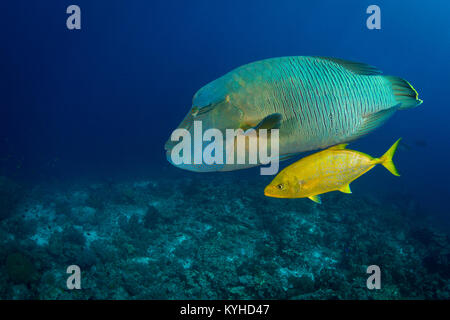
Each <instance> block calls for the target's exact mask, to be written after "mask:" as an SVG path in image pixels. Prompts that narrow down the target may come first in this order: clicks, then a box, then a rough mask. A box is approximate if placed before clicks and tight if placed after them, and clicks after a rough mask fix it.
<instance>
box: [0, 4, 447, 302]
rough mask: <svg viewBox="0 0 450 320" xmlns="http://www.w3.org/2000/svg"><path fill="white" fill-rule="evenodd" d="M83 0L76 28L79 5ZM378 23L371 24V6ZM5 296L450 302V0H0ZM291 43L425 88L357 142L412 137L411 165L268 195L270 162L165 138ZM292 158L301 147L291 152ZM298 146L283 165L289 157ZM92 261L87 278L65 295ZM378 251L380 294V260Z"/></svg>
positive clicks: (363, 147)
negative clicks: (196, 154) (219, 82)
mask: <svg viewBox="0 0 450 320" xmlns="http://www.w3.org/2000/svg"><path fill="white" fill-rule="evenodd" d="M71 4H76V5H79V6H80V8H81V30H68V29H67V28H66V19H67V17H68V14H66V8H67V7H68V6H69V5H71ZM372 4H376V5H378V6H379V7H380V9H381V30H369V29H368V28H367V27H366V19H367V18H368V16H369V15H368V14H367V13H366V9H367V7H368V6H369V5H372ZM0 12H1V13H2V14H1V18H0V37H1V50H0V65H1V68H0V71H1V77H0V88H1V89H0V93H1V95H0V96H1V102H0V106H1V107H0V298H1V299H177V298H178V299H191V298H192V299H217V298H218V299H231V298H234V299H250V298H258V299H448V298H450V239H449V231H450V217H449V216H448V213H449V210H448V199H449V198H450V188H449V181H450V166H449V165H448V159H449V158H450V150H449V142H448V137H449V136H450V126H449V125H448V118H449V117H450V111H449V110H448V107H449V103H448V91H449V89H450V88H449V83H450V62H449V59H448V57H449V55H450V32H449V31H450V30H449V25H448V14H449V12H450V3H449V2H447V1H429V2H426V3H424V2H423V1H381V0H378V1H376V2H372V1H364V0H362V1H214V2H213V1H84V0H76V1H45V2H43V1H24V0H18V1H2V2H1V3H0ZM291 55H318V56H332V57H339V58H343V59H347V60H353V61H359V62H365V63H369V64H371V65H374V66H377V67H378V68H380V69H381V70H383V72H384V74H389V75H395V76H399V77H402V78H404V79H407V80H408V81H410V82H411V83H412V84H413V85H414V87H415V88H416V90H417V91H418V92H419V97H420V98H421V99H423V100H424V103H423V104H422V105H421V106H420V107H418V108H415V109H411V110H404V111H399V112H397V113H396V114H395V115H394V116H393V117H392V118H391V119H390V120H389V121H388V122H387V123H386V124H385V125H383V126H382V127H381V128H379V129H377V130H376V131H374V132H372V133H371V134H369V135H367V136H365V137H363V138H361V139H359V140H357V141H355V142H352V143H351V144H350V146H349V147H350V148H351V149H354V150H358V151H362V152H365V153H368V154H370V155H372V156H380V155H381V154H383V153H384V152H385V151H386V150H387V148H388V147H389V146H390V145H391V144H392V143H393V142H394V141H395V140H396V139H397V138H399V137H402V138H403V144H402V146H401V148H399V150H398V151H397V153H396V156H395V163H396V166H397V168H398V170H399V171H400V174H401V177H394V176H393V175H391V174H390V173H389V172H387V171H386V170H385V169H384V168H382V167H381V166H380V168H378V167H377V168H375V169H374V170H372V171H371V172H370V173H368V174H366V175H364V176H362V177H361V178H359V179H358V180H356V181H355V182H353V183H352V191H353V194H351V195H348V194H342V193H337V192H334V193H328V194H326V195H324V196H323V197H322V205H318V204H315V203H313V202H312V201H310V200H307V199H272V198H267V197H264V195H263V190H264V187H265V186H266V185H267V184H268V183H269V182H270V181H271V179H272V178H273V177H271V176H260V175H259V168H253V169H248V170H241V171H234V172H224V173H220V172H219V173H193V172H188V171H183V170H180V169H178V168H175V167H173V166H171V165H170V164H169V163H168V162H167V160H166V158H165V152H164V143H165V141H166V140H167V139H168V137H169V136H170V134H171V132H172V130H173V129H175V128H176V127H177V125H178V124H179V123H180V121H181V120H182V118H183V117H184V115H185V114H186V112H187V111H188V110H189V108H190V107H191V101H192V96H193V95H194V93H195V92H196V91H197V90H198V89H199V88H201V87H202V86H203V85H205V84H207V83H208V82H210V81H212V80H214V79H216V78H218V77H220V76H221V75H223V74H225V73H226V72H228V71H230V70H232V69H234V68H236V67H238V66H241V65H243V64H246V63H249V62H253V61H256V60H261V59H265V58H270V57H278V56H291ZM297 159H298V158H297ZM289 163H292V161H285V162H282V163H281V167H282V168H283V167H285V166H286V165H288V164H289ZM72 264H76V265H79V266H80V268H81V272H82V278H81V279H82V290H68V289H67V287H66V279H67V277H68V274H66V268H67V266H69V265H72ZM373 264H375V265H379V266H380V268H381V272H382V283H381V289H380V290H368V289H367V287H366V280H367V277H368V276H369V275H368V274H367V273H366V269H367V266H369V265H373Z"/></svg>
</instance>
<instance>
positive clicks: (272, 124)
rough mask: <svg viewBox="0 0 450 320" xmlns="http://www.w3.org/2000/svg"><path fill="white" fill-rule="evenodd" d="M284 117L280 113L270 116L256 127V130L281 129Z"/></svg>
mask: <svg viewBox="0 0 450 320" xmlns="http://www.w3.org/2000/svg"><path fill="white" fill-rule="evenodd" d="M281 119H282V115H281V114H279V113H272V114H269V115H268V116H267V117H265V118H264V119H262V120H261V121H260V122H259V123H258V124H257V125H256V126H255V128H254V129H255V130H258V129H279V128H280V125H281Z"/></svg>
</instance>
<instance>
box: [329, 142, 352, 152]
mask: <svg viewBox="0 0 450 320" xmlns="http://www.w3.org/2000/svg"><path fill="white" fill-rule="evenodd" d="M346 146H348V143H341V144H337V145H335V146H332V147H329V148H328V150H344V149H345V147H346Z"/></svg>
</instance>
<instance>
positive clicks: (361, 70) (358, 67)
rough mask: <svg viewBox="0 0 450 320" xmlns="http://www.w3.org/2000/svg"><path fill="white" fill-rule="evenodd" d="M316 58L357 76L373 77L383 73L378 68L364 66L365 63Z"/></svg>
mask: <svg viewBox="0 0 450 320" xmlns="http://www.w3.org/2000/svg"><path fill="white" fill-rule="evenodd" d="M316 58H319V59H324V60H328V61H332V62H334V63H337V64H339V65H341V66H342V67H344V68H345V69H347V70H349V71H351V72H353V73H354V74H358V75H364V76H373V75H378V74H381V73H383V72H382V71H381V70H379V69H378V68H376V67H374V66H371V65H369V64H366V63H361V62H353V61H348V60H344V59H339V58H332V57H316Z"/></svg>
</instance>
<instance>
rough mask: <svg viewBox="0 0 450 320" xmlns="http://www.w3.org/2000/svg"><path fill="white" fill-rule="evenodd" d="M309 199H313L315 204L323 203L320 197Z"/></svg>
mask: <svg viewBox="0 0 450 320" xmlns="http://www.w3.org/2000/svg"><path fill="white" fill-rule="evenodd" d="M308 199H311V200H312V201H314V202H315V203H318V204H321V203H322V200H320V197H319V195H315V196H310V197H308Z"/></svg>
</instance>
